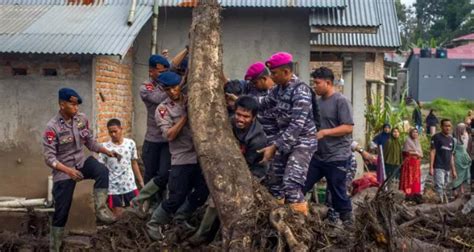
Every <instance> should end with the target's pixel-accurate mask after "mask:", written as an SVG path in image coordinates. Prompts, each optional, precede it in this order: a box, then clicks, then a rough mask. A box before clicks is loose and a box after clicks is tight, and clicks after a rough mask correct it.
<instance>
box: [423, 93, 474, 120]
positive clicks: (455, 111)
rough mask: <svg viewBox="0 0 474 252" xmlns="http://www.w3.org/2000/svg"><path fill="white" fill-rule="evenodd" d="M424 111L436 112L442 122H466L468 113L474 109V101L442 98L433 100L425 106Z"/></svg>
mask: <svg viewBox="0 0 474 252" xmlns="http://www.w3.org/2000/svg"><path fill="white" fill-rule="evenodd" d="M423 109H426V110H430V109H434V110H435V115H436V116H437V117H438V118H439V119H440V120H441V119H442V118H449V119H451V121H452V122H453V124H457V123H460V122H464V118H465V117H466V116H467V111H468V110H470V109H474V101H467V100H460V101H451V100H446V99H442V98H438V99H436V100H433V101H432V102H431V103H427V104H425V105H423Z"/></svg>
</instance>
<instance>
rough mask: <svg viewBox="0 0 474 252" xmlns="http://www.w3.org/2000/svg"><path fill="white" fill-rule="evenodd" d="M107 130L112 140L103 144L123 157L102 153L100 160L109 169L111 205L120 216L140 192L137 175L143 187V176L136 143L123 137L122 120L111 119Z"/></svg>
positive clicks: (113, 210) (117, 215)
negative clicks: (110, 156)
mask: <svg viewBox="0 0 474 252" xmlns="http://www.w3.org/2000/svg"><path fill="white" fill-rule="evenodd" d="M107 130H108V132H109V136H110V141H108V142H106V143H104V144H103V145H104V147H105V148H106V149H107V150H109V151H114V152H116V153H118V154H120V155H121V158H120V159H116V158H109V157H107V156H106V155H102V154H100V158H99V160H100V162H102V163H104V164H105V166H107V168H108V169H109V207H110V208H111V209H112V212H113V213H114V215H115V216H116V217H120V216H121V215H122V213H123V209H124V208H125V207H128V206H130V200H131V199H132V198H133V197H135V196H136V195H137V194H138V190H137V185H136V184H135V177H136V179H137V181H138V183H139V184H140V186H141V187H143V178H142V175H141V173H140V169H139V167H138V163H137V159H138V155H137V148H136V144H135V142H134V141H133V140H132V139H128V138H124V137H123V135H122V125H121V123H120V121H119V120H118V119H111V120H109V121H108V122H107ZM134 174H135V176H134Z"/></svg>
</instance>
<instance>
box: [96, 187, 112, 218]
mask: <svg viewBox="0 0 474 252" xmlns="http://www.w3.org/2000/svg"><path fill="white" fill-rule="evenodd" d="M107 198H108V194H107V189H102V188H101V189H94V202H95V215H96V216H97V219H99V220H100V221H102V222H104V223H106V224H112V223H114V222H115V221H116V219H115V217H114V214H113V213H112V211H110V209H109V208H108V207H107Z"/></svg>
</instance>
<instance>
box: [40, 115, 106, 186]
mask: <svg viewBox="0 0 474 252" xmlns="http://www.w3.org/2000/svg"><path fill="white" fill-rule="evenodd" d="M84 145H85V146H86V147H87V148H88V149H89V150H90V151H93V152H98V151H99V149H100V145H99V144H98V143H97V142H96V141H95V139H94V135H93V132H92V130H91V129H90V128H89V121H88V120H87V118H86V116H85V115H84V114H82V113H78V114H77V115H75V116H74V117H73V118H72V125H71V124H69V123H67V122H66V120H64V118H63V117H62V116H61V114H60V113H58V114H57V115H56V116H54V117H53V118H52V119H51V120H49V122H48V124H47V125H46V130H45V131H44V135H43V156H44V160H45V162H46V164H47V165H48V166H49V167H51V168H53V180H54V181H55V182H56V181H60V180H66V179H70V177H69V176H68V175H67V174H66V173H64V172H61V171H59V170H56V169H54V167H55V165H56V164H57V163H58V162H60V163H62V164H64V165H66V166H68V167H71V168H76V169H81V168H82V166H83V165H84V161H85V160H86V157H85V155H84V151H83V146H84Z"/></svg>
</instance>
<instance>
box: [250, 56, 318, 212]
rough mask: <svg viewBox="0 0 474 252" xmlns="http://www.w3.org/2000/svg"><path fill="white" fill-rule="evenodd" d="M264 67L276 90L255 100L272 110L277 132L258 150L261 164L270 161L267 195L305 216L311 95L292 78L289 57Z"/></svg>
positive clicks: (312, 140)
mask: <svg viewBox="0 0 474 252" xmlns="http://www.w3.org/2000/svg"><path fill="white" fill-rule="evenodd" d="M265 64H266V66H267V67H268V68H269V69H270V71H271V77H272V79H273V81H274V82H275V83H276V84H277V86H276V87H275V88H273V89H272V90H271V92H270V93H269V94H268V95H267V96H265V97H261V98H259V103H260V108H261V109H270V108H276V115H277V117H276V118H277V127H278V129H279V133H278V135H277V137H275V139H274V140H273V141H272V144H271V145H270V146H268V147H266V148H264V149H262V150H261V151H262V152H263V153H264V158H263V161H264V162H265V161H270V160H272V159H273V162H272V165H271V168H270V171H269V174H268V176H269V178H268V183H269V186H270V192H271V193H272V194H273V196H275V197H276V198H277V200H278V201H279V203H289V204H290V206H291V208H292V209H293V210H295V211H296V212H300V213H303V214H305V215H307V214H308V205H307V203H306V201H305V197H304V194H303V192H302V188H303V186H304V183H305V181H306V174H307V172H308V166H309V162H310V160H311V156H312V155H313V153H314V152H315V151H316V149H317V139H316V126H315V119H314V116H313V105H312V103H313V102H312V92H311V90H310V87H309V86H308V85H307V84H305V83H304V82H302V81H301V80H299V79H298V77H296V75H294V74H293V57H292V55H291V54H289V53H286V52H279V53H276V54H274V55H272V56H271V57H270V58H269V59H268V60H267V61H266V63H265Z"/></svg>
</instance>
